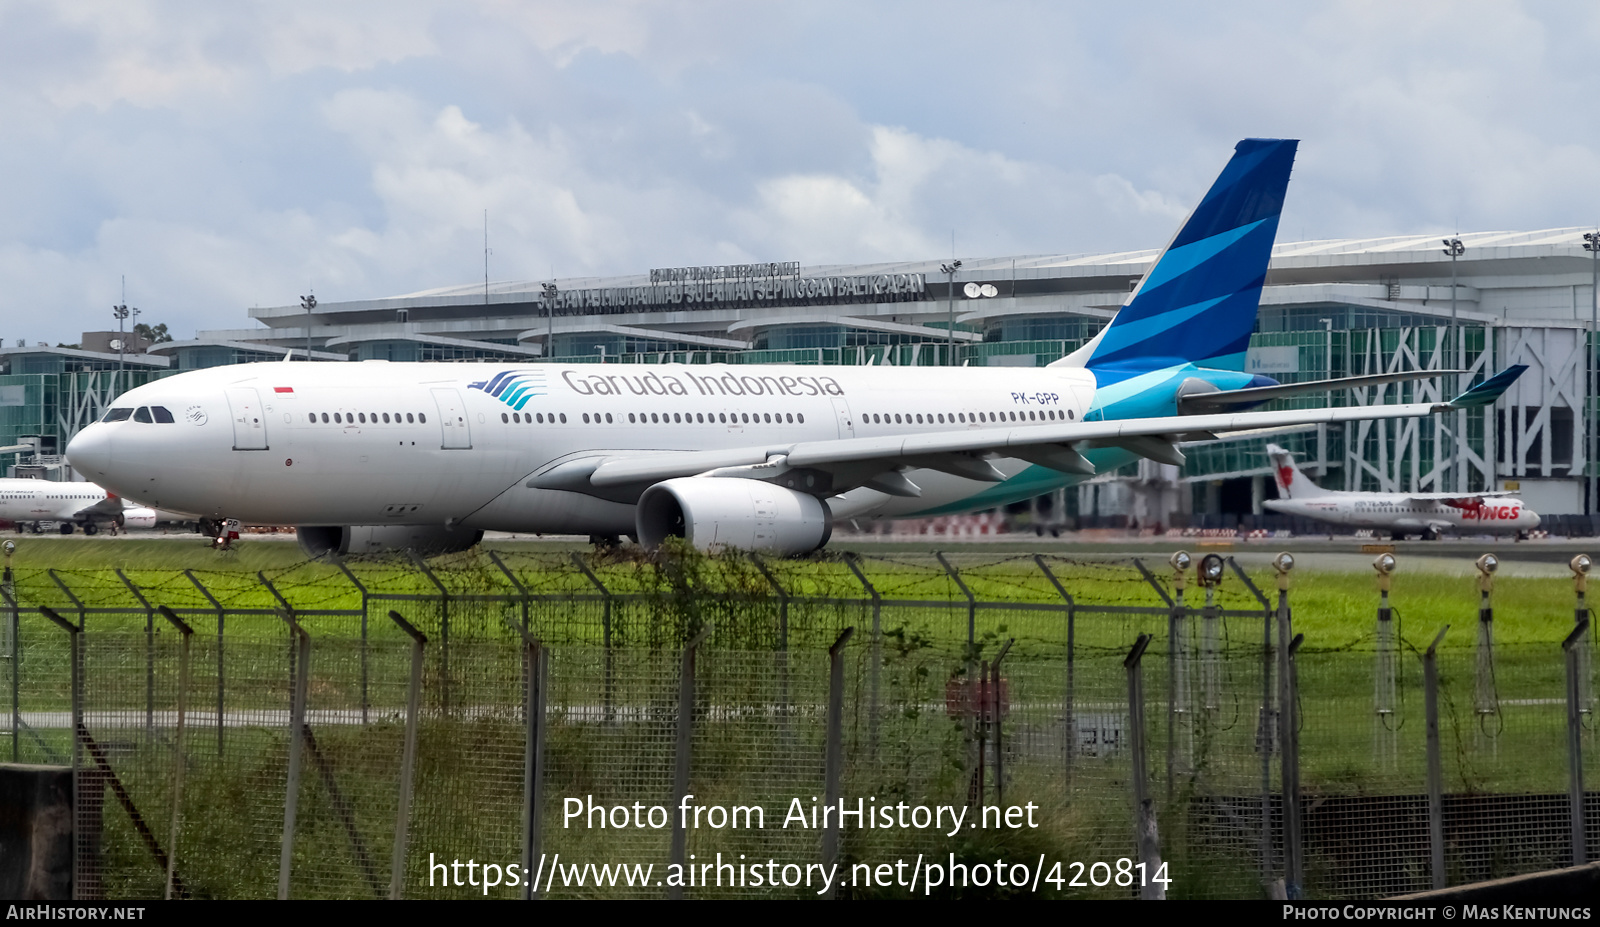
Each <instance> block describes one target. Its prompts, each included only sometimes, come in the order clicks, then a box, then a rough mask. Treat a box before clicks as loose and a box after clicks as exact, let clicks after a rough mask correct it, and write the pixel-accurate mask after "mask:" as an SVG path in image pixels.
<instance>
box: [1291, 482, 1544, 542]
mask: <svg viewBox="0 0 1600 927" xmlns="http://www.w3.org/2000/svg"><path fill="white" fill-rule="evenodd" d="M1262 505H1263V506H1264V507H1266V508H1267V509H1270V510H1271V511H1274V512H1281V513H1283V514H1285V515H1299V516H1303V517H1306V518H1315V519H1317V520H1319V521H1326V522H1332V523H1333V524H1336V525H1350V526H1353V527H1358V528H1377V529H1380V530H1385V531H1400V532H1404V531H1409V532H1412V533H1417V532H1428V531H1440V530H1463V531H1469V532H1522V531H1530V530H1532V529H1534V528H1537V527H1539V516H1538V515H1537V514H1535V513H1534V512H1533V511H1532V510H1531V509H1529V508H1528V507H1527V506H1526V505H1524V504H1523V502H1522V500H1521V499H1517V498H1486V499H1475V498H1463V499H1461V500H1444V499H1417V498H1414V497H1411V496H1407V495H1406V494H1405V493H1383V492H1341V493H1336V494H1330V495H1326V496H1314V497H1312V498H1309V499H1273V500H1268V501H1266V502H1263V503H1262Z"/></svg>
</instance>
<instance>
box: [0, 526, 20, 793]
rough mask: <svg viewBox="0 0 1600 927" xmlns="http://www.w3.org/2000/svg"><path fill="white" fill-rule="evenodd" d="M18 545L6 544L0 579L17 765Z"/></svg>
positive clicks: (18, 710)
mask: <svg viewBox="0 0 1600 927" xmlns="http://www.w3.org/2000/svg"><path fill="white" fill-rule="evenodd" d="M16 549H17V545H16V543H15V542H13V541H6V542H5V552H6V567H5V574H4V576H3V578H0V597H4V598H5V607H6V619H5V620H6V633H7V634H8V635H9V636H10V638H11V652H10V653H9V654H7V656H9V657H10V658H11V762H13V763H16V762H19V761H20V759H21V753H22V742H21V737H22V703H21V701H20V700H21V694H22V683H21V676H22V633H21V632H22V617H21V616H20V615H19V614H18V613H17V590H16V585H15V581H14V579H13V578H12V575H11V555H12V553H13V552H14V551H16Z"/></svg>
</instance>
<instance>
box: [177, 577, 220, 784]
mask: <svg viewBox="0 0 1600 927" xmlns="http://www.w3.org/2000/svg"><path fill="white" fill-rule="evenodd" d="M183 575H184V576H187V577H189V582H191V583H193V584H194V587H195V588H196V589H198V590H200V594H201V595H203V596H205V597H206V601H207V602H210V603H211V607H212V608H213V609H215V610H216V613H217V756H222V730H223V724H222V706H223V698H224V696H225V695H226V693H227V686H226V683H225V682H224V679H225V678H226V677H225V675H224V673H223V663H222V624H223V619H224V617H225V616H226V614H227V612H226V611H225V610H224V609H223V607H222V603H221V602H218V601H217V597H216V596H214V595H212V594H211V590H210V589H207V588H206V587H205V586H204V585H203V584H202V583H201V582H200V580H198V579H196V578H195V575H194V571H193V570H184V571H183Z"/></svg>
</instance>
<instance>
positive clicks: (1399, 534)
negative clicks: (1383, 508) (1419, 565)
mask: <svg viewBox="0 0 1600 927" xmlns="http://www.w3.org/2000/svg"><path fill="white" fill-rule="evenodd" d="M1405 539H1406V533H1405V532H1404V531H1391V532H1389V540H1391V541H1404V540H1405Z"/></svg>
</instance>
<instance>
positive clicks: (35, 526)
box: [28, 522, 44, 534]
mask: <svg viewBox="0 0 1600 927" xmlns="http://www.w3.org/2000/svg"><path fill="white" fill-rule="evenodd" d="M28 530H30V531H32V532H33V533H34V534H43V533H44V529H43V528H41V527H39V523H38V522H34V523H33V526H32V527H31V528H29V529H28Z"/></svg>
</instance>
